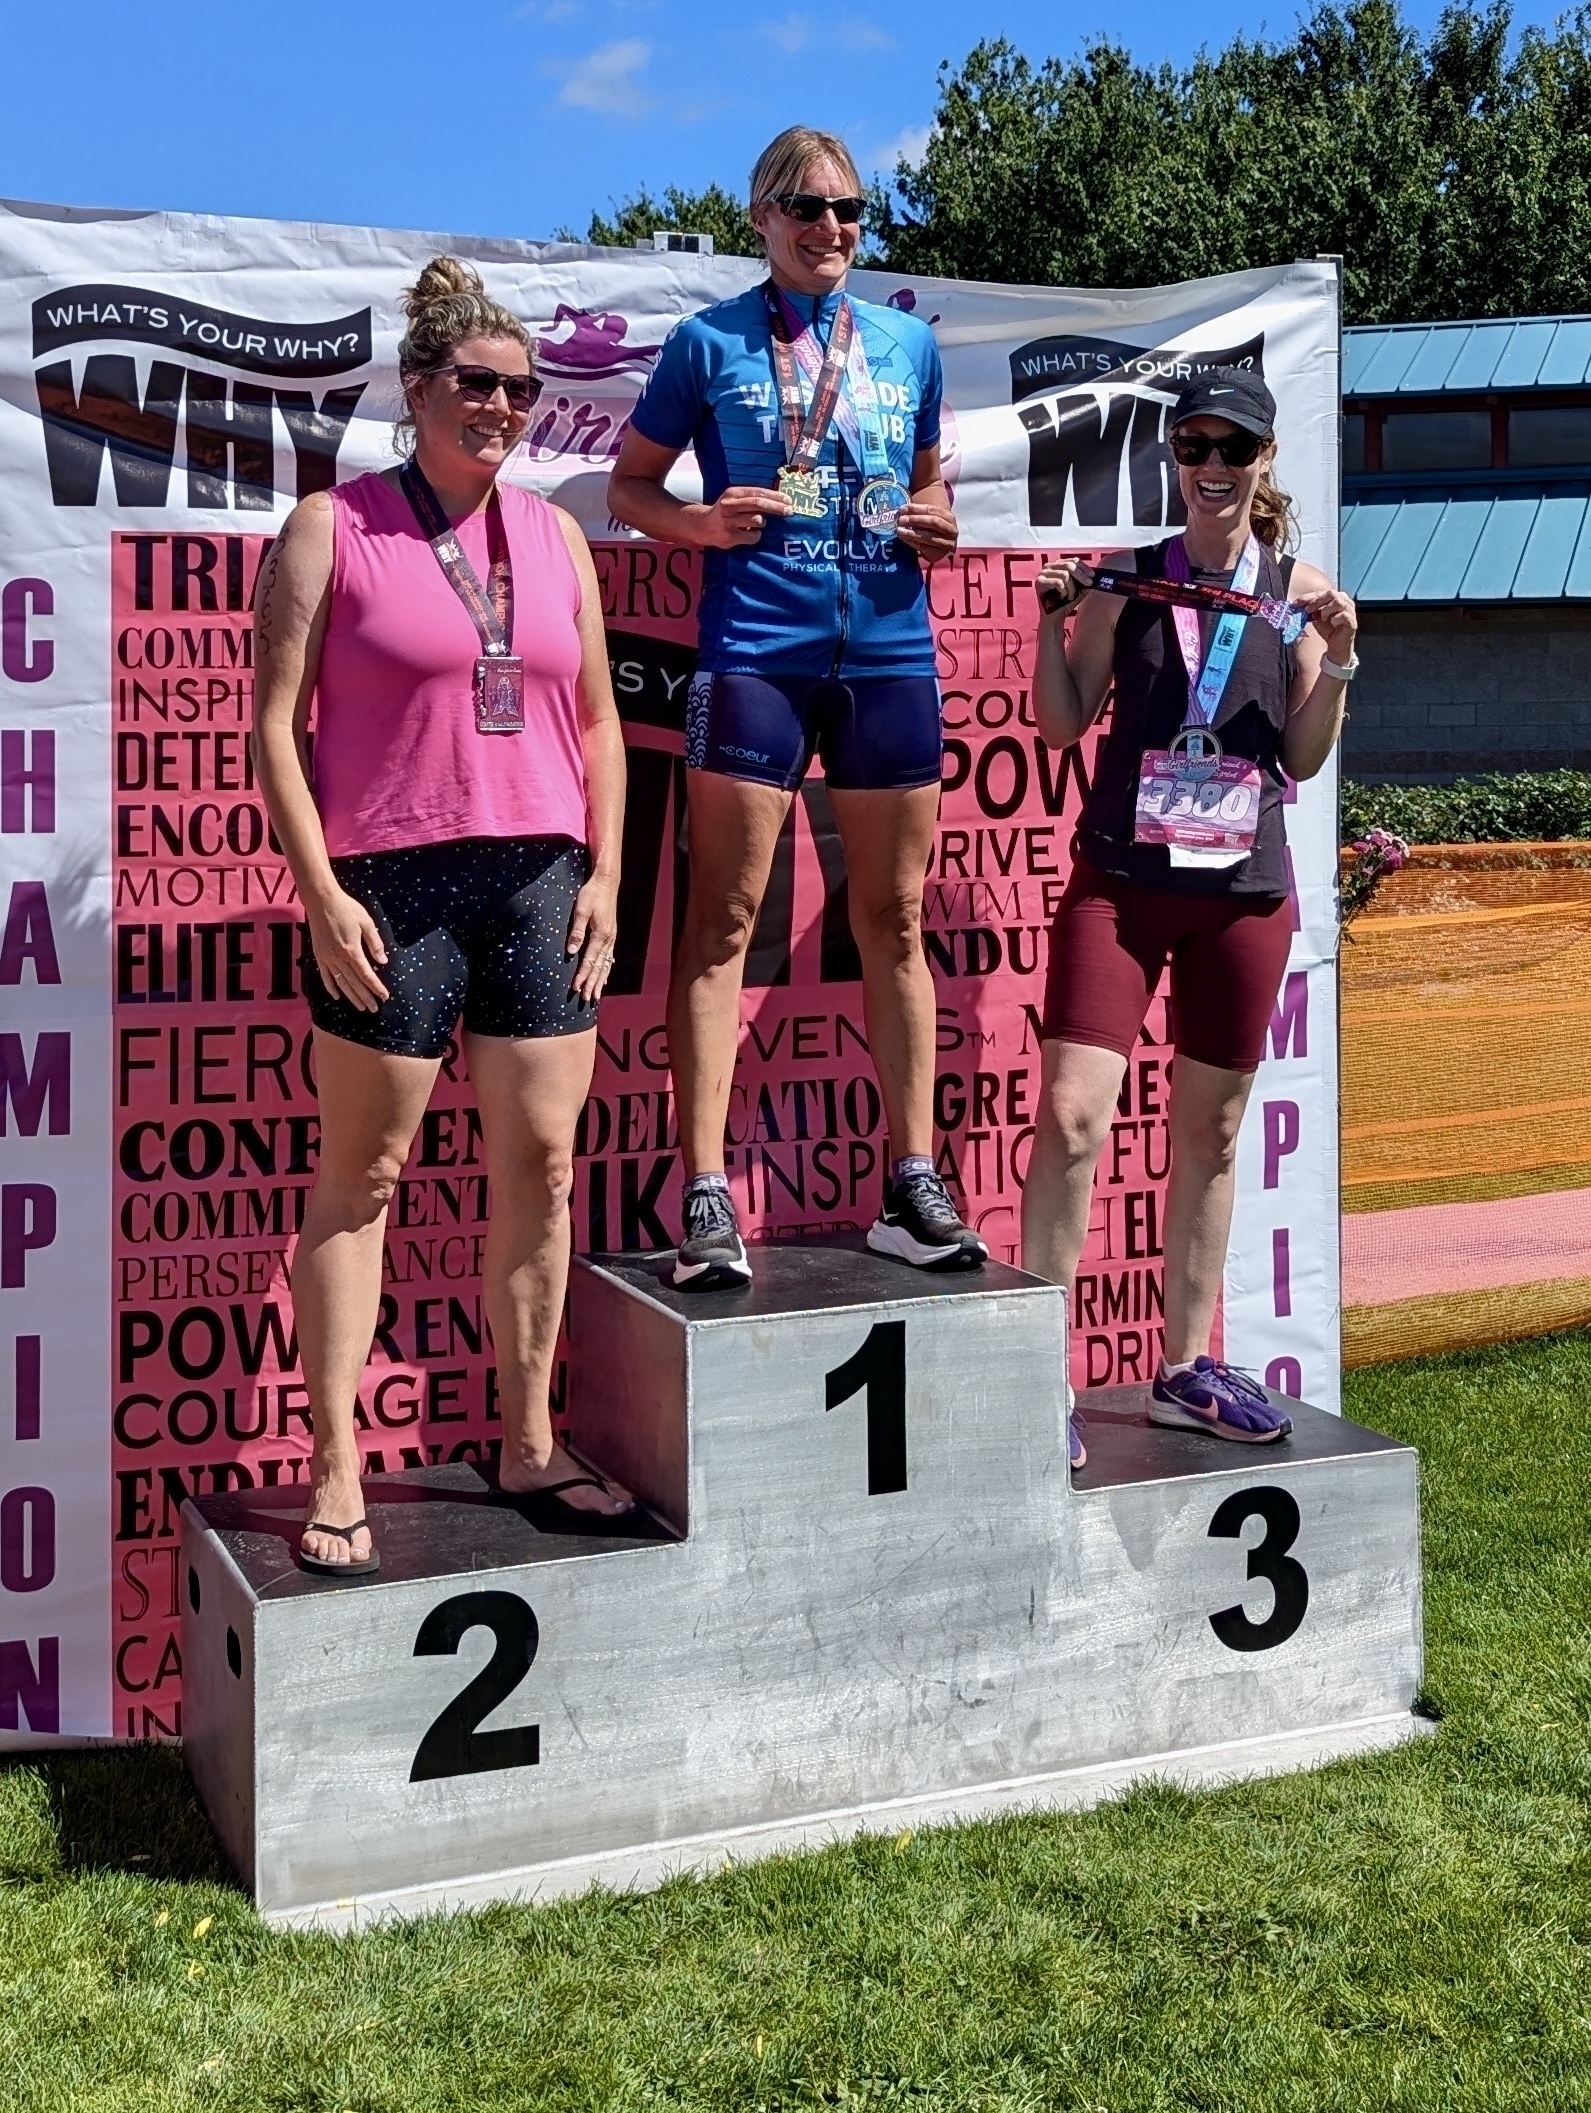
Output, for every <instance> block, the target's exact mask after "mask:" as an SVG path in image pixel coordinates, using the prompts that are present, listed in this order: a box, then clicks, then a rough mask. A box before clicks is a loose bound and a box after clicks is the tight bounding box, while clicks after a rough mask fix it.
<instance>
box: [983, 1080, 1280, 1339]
mask: <svg viewBox="0 0 1591 2113" xmlns="http://www.w3.org/2000/svg"><path fill="white" fill-rule="evenodd" d="M1125 1069H1126V1063H1125V1060H1124V1059H1123V1058H1121V1057H1119V1056H1117V1055H1116V1053H1115V1051H1114V1050H1110V1049H1096V1048H1093V1047H1091V1046H1090V1045H1088V1044H1086V1043H1082V1042H1046V1043H1045V1044H1044V1078H1043V1087H1042V1096H1041V1099H1040V1102H1039V1119H1038V1133H1037V1135H1036V1136H1035V1138H1034V1140H1033V1156H1032V1159H1031V1161H1030V1162H1029V1166H1028V1178H1027V1186H1026V1188H1025V1189H1024V1190H1023V1192H1022V1260H1023V1263H1024V1266H1025V1267H1026V1268H1028V1269H1031V1270H1032V1271H1033V1272H1034V1274H1035V1275H1036V1276H1041V1277H1048V1278H1049V1280H1050V1281H1051V1282H1052V1283H1055V1284H1064V1285H1065V1286H1066V1288H1067V1291H1068V1293H1070V1291H1071V1289H1072V1284H1073V1280H1074V1278H1075V1277H1076V1274H1077V1262H1078V1257H1079V1256H1080V1255H1081V1253H1082V1251H1083V1242H1084V1240H1085V1239H1086V1238H1087V1236H1088V1216H1089V1206H1090V1201H1091V1198H1092V1195H1093V1187H1094V1165H1095V1162H1096V1160H1097V1159H1098V1157H1099V1153H1100V1148H1101V1147H1102V1145H1103V1144H1104V1142H1105V1139H1106V1137H1107V1136H1108V1135H1109V1134H1110V1123H1111V1117H1112V1115H1113V1114H1114V1113H1115V1107H1116V1097H1117V1095H1118V1094H1119V1092H1120V1091H1121V1081H1122V1074H1123V1072H1124V1071H1125ZM1253 1084H1254V1074H1253V1072H1252V1071H1222V1070H1218V1069H1217V1068H1216V1067H1215V1066H1214V1065H1211V1064H1199V1063H1196V1062H1195V1061H1194V1060H1193V1058H1192V1057H1184V1056H1179V1057H1178V1058H1177V1059H1176V1061H1175V1063H1174V1064H1173V1065H1172V1072H1171V1180H1170V1185H1169V1187H1168V1190H1167V1194H1166V1222H1165V1250H1166V1331H1165V1333H1166V1350H1165V1354H1166V1359H1167V1362H1168V1363H1170V1364H1185V1363H1187V1362H1188V1360H1189V1359H1191V1358H1195V1357H1200V1356H1203V1355H1204V1354H1205V1353H1206V1352H1207V1351H1208V1350H1209V1347H1210V1330H1211V1328H1212V1327H1213V1326H1214V1324H1215V1308H1216V1301H1217V1299H1218V1298H1219V1297H1220V1293H1221V1274H1222V1271H1223V1269H1224V1268H1225V1265H1226V1246H1227V1236H1228V1234H1229V1233H1230V1231H1231V1227H1232V1191H1233V1175H1234V1164H1235V1155H1236V1148H1237V1133H1238V1128H1239V1126H1240V1124H1241V1123H1242V1120H1243V1110H1244V1108H1245V1107H1246V1106H1247V1104H1248V1097H1249V1091H1250V1089H1251V1087H1252V1086H1253Z"/></svg>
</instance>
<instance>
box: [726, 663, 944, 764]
mask: <svg viewBox="0 0 1591 2113" xmlns="http://www.w3.org/2000/svg"><path fill="white" fill-rule="evenodd" d="M939 712H940V705H939V685H938V683H937V682H936V681H935V680H934V678H933V676H932V675H852V676H850V677H848V678H847V679H846V680H845V681H843V682H842V681H836V680H833V679H831V678H830V677H827V676H821V675H742V674H734V673H729V674H723V673H720V674H701V675H697V676H696V677H695V679H694V680H693V681H692V683H691V687H690V697H689V701H688V703H687V705H686V707H685V762H686V765H687V766H688V768H690V769H691V770H711V771H716V772H718V774H719V775H720V776H722V777H726V778H747V779H749V780H750V781H751V782H752V783H753V784H756V785H775V786H777V787H778V788H779V789H780V790H781V791H782V792H793V791H794V790H795V788H796V787H797V786H798V785H799V784H800V783H801V780H802V779H803V778H804V777H805V776H806V773H807V766H808V765H809V764H810V763H811V761H812V758H813V755H814V754H817V755H819V756H821V757H822V759H823V772H824V776H825V777H826V778H827V779H828V782H829V783H830V784H831V785H832V786H834V787H835V788H836V789H837V790H838V791H841V792H899V791H905V790H906V789H908V788H909V787H911V786H914V785H936V784H938V782H939V777H940V771H941V768H942V764H941V756H942V737H941V734H940V727H939Z"/></svg>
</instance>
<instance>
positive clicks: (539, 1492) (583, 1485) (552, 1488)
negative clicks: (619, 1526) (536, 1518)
mask: <svg viewBox="0 0 1591 2113" xmlns="http://www.w3.org/2000/svg"><path fill="white" fill-rule="evenodd" d="M566 1489H600V1490H601V1491H602V1492H603V1494H604V1495H607V1494H609V1491H608V1485H607V1483H606V1482H604V1481H603V1479H602V1477H601V1476H600V1475H570V1476H568V1477H567V1478H566V1479H565V1480H564V1481H562V1482H543V1483H542V1484H541V1486H540V1488H539V1489H524V1490H515V1491H514V1495H515V1496H521V1497H556V1496H558V1495H559V1494H560V1493H561V1492H562V1491H564V1490H566Z"/></svg>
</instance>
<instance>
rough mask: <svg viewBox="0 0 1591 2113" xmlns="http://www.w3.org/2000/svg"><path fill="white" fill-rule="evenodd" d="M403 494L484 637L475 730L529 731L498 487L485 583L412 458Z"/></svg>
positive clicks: (490, 504)
mask: <svg viewBox="0 0 1591 2113" xmlns="http://www.w3.org/2000/svg"><path fill="white" fill-rule="evenodd" d="M398 482H399V484H400V485H401V486H402V487H403V495H404V497H405V498H406V499H407V500H408V502H409V505H410V507H411V508H412V509H413V512H414V518H415V519H416V521H418V522H419V524H420V532H421V534H422V535H423V536H424V537H425V539H426V541H427V542H428V543H429V544H430V546H431V549H432V552H433V554H434V555H435V558H436V561H437V563H438V565H440V566H441V568H442V574H443V577H444V578H445V579H446V581H447V583H448V585H449V586H450V587H451V588H452V589H453V592H454V593H455V594H456V595H457V596H458V598H459V600H460V601H461V602H462V603H463V604H464V607H465V608H466V609H467V610H468V612H469V617H470V621H471V623H473V624H474V626H475V629H476V631H477V632H478V633H479V635H480V641H481V652H480V654H479V655H478V657H477V659H476V662H475V683H474V692H475V731H476V732H477V733H478V734H522V733H523V732H524V731H525V663H524V661H523V660H522V659H521V658H520V656H519V655H518V654H517V653H516V652H515V651H514V568H513V563H512V561H511V559H510V557H509V554H508V532H507V530H506V529H505V528H504V527H503V505H502V501H501V500H500V499H499V498H498V496H497V493H496V490H495V489H494V490H493V492H492V496H491V497H490V499H488V500H487V502H486V551H487V556H488V557H489V558H490V560H491V564H490V567H489V569H488V572H487V578H486V585H485V586H484V587H483V586H482V585H481V583H480V581H479V579H478V578H477V577H476V574H475V567H474V566H473V565H472V564H471V563H470V561H469V559H468V557H467V556H466V555H465V552H464V546H463V544H462V543H460V541H459V539H458V537H457V536H456V535H455V534H454V532H453V525H452V523H451V522H450V521H449V520H448V517H447V514H446V513H445V512H444V510H443V507H442V502H441V500H440V499H439V498H438V497H437V495H436V493H435V492H434V491H433V490H432V489H431V483H430V479H429V478H428V477H427V476H426V474H425V472H424V470H422V469H421V467H420V465H419V463H418V462H416V461H415V460H414V459H413V458H412V457H411V458H410V459H409V461H407V462H406V463H405V464H404V465H403V467H402V469H401V470H399V472H398Z"/></svg>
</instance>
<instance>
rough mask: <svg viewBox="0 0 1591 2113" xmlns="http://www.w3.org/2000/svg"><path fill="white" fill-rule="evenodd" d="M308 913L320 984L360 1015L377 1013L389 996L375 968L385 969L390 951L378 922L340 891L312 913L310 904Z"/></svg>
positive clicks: (310, 939) (310, 938) (360, 903)
mask: <svg viewBox="0 0 1591 2113" xmlns="http://www.w3.org/2000/svg"><path fill="white" fill-rule="evenodd" d="M305 909H306V913H307V915H308V918H309V943H310V945H311V946H312V947H313V948H314V951H315V966H316V968H318V969H319V971H320V980H321V982H322V983H324V984H325V986H326V988H327V990H328V991H330V992H331V994H332V996H333V997H334V998H344V999H346V1000H347V1002H348V1003H349V1004H350V1005H352V1006H354V1007H355V1008H356V1009H357V1010H358V1011H360V1012H375V1011H376V1009H377V1008H378V1007H379V1006H381V1005H382V1004H384V1003H385V1001H386V998H387V995H388V993H387V986H386V985H385V984H384V983H383V982H382V980H381V978H380V977H379V976H378V975H377V974H376V968H378V967H384V966H385V965H386V959H387V949H386V947H385V946H384V945H383V943H382V938H381V934H380V932H379V931H377V929H376V921H375V919H374V918H373V917H372V916H371V914H370V912H369V911H368V910H367V909H366V908H365V906H364V904H363V903H362V902H357V901H355V899H354V897H353V896H351V895H347V894H345V893H344V892H343V890H342V889H341V888H339V889H338V890H337V891H336V893H335V894H334V895H331V896H328V897H327V898H326V899H325V900H324V901H322V902H320V903H319V904H317V905H316V906H315V907H314V908H313V909H311V908H310V907H309V905H308V904H306V905H305ZM372 963H374V964H375V967H372V966H371V964H372Z"/></svg>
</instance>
